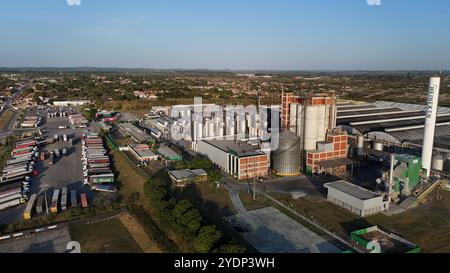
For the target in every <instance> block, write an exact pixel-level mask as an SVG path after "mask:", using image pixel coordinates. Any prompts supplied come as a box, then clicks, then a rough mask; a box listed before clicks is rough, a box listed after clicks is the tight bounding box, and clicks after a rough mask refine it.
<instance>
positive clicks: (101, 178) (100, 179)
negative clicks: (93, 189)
mask: <svg viewBox="0 0 450 273" xmlns="http://www.w3.org/2000/svg"><path fill="white" fill-rule="evenodd" d="M89 182H90V183H92V184H102V183H114V174H99V175H92V176H90V177H89Z"/></svg>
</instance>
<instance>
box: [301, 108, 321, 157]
mask: <svg viewBox="0 0 450 273" xmlns="http://www.w3.org/2000/svg"><path fill="white" fill-rule="evenodd" d="M318 115H319V108H318V107H317V106H306V110H305V128H304V132H305V147H304V150H306V151H310V150H315V149H316V144H317V124H318V120H317V117H318Z"/></svg>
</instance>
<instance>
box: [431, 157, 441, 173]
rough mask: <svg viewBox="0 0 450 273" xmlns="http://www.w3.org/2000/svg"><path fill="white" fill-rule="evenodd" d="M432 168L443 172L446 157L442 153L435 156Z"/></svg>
mask: <svg viewBox="0 0 450 273" xmlns="http://www.w3.org/2000/svg"><path fill="white" fill-rule="evenodd" d="M431 168H432V169H433V170H436V171H440V172H442V171H443V170H444V157H443V156H441V155H436V156H434V157H433V163H432V166H431Z"/></svg>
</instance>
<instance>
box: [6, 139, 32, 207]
mask: <svg viewBox="0 0 450 273" xmlns="http://www.w3.org/2000/svg"><path fill="white" fill-rule="evenodd" d="M37 144H38V143H37V141H36V140H27V141H21V142H17V143H16V145H15V147H14V149H13V150H12V152H11V159H10V160H8V161H7V162H6V164H5V167H4V169H3V170H2V171H1V177H0V210H4V209H7V208H10V207H14V206H18V205H21V204H24V203H26V202H27V201H28V200H29V193H30V184H31V177H32V176H33V175H38V174H39V173H38V172H37V170H35V159H36V158H37V157H38V156H39V153H38V152H37Z"/></svg>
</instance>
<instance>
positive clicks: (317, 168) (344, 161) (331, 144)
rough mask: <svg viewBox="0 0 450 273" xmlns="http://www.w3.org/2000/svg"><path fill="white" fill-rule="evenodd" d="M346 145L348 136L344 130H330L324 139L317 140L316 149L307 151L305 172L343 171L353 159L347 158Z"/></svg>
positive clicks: (335, 172)
mask: <svg viewBox="0 0 450 273" xmlns="http://www.w3.org/2000/svg"><path fill="white" fill-rule="evenodd" d="M347 145H348V136H347V133H346V132H345V131H343V130H341V129H333V130H330V131H329V132H328V134H327V139H326V141H320V142H317V149H315V150H310V151H307V154H306V173H307V174H309V175H311V174H320V173H322V172H326V173H332V174H339V173H345V172H346V170H347V166H348V165H352V164H353V161H352V160H350V159H348V158H347Z"/></svg>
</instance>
